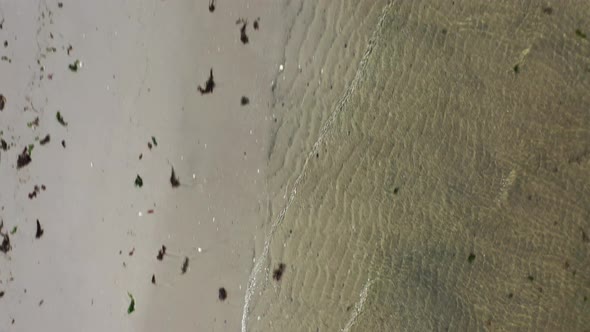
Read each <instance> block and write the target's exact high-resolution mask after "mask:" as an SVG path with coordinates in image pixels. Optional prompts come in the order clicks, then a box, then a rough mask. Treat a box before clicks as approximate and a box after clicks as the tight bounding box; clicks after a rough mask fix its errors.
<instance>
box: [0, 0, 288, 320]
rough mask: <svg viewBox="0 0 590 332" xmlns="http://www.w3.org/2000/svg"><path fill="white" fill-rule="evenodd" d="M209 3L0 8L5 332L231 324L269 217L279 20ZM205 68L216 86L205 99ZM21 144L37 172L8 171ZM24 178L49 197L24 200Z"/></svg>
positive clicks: (0, 302)
mask: <svg viewBox="0 0 590 332" xmlns="http://www.w3.org/2000/svg"><path fill="white" fill-rule="evenodd" d="M207 7H208V3H207V1H199V2H194V1H182V2H170V1H132V2H127V3H125V4H121V3H120V2H119V1H101V2H90V1H87V2H82V3H76V2H73V3H71V2H65V1H64V2H63V5H62V6H61V7H60V6H59V4H58V2H53V1H51V2H50V1H40V2H39V4H38V5H32V4H29V3H17V2H10V1H2V2H0V20H3V27H2V29H1V30H0V40H2V41H4V40H7V41H8V46H7V47H5V48H2V49H1V53H2V54H3V55H4V54H6V55H7V56H8V57H9V58H10V59H11V62H8V61H2V62H0V72H1V73H2V77H1V78H0V93H1V94H3V95H4V96H5V97H6V99H7V102H6V106H5V108H4V110H3V111H2V112H0V130H2V138H3V139H5V140H6V141H7V142H8V144H9V145H10V148H9V150H8V151H0V158H1V159H0V183H2V185H1V188H0V200H1V202H0V204H1V206H2V210H1V211H0V218H2V220H3V221H4V229H3V232H5V231H6V232H10V231H11V230H13V227H15V226H16V227H17V229H16V232H15V233H14V234H10V235H9V236H10V242H11V250H10V251H8V252H7V253H6V254H0V256H1V257H0V280H1V284H0V291H2V292H4V293H3V296H2V298H1V299H0V312H2V314H0V326H1V328H0V329H1V330H7V331H8V330H10V331H32V330H38V329H39V328H41V327H42V328H45V329H51V330H64V331H74V330H75V331H105V330H108V331H132V330H137V331H163V330H178V331H181V330H189V329H191V330H195V329H196V330H199V331H211V330H229V331H235V330H239V329H240V326H241V319H242V311H243V307H244V299H245V296H244V295H245V289H246V283H247V280H248V276H249V274H250V271H251V268H252V264H253V257H254V256H255V247H256V244H255V243H256V241H257V236H256V235H257V234H259V233H260V234H263V233H262V231H259V229H260V228H261V227H262V223H263V222H265V221H266V219H267V217H266V215H267V211H268V203H267V202H268V198H267V193H266V181H265V180H266V175H265V174H266V165H267V163H266V158H267V155H268V146H269V142H268V141H269V133H270V125H271V124H272V122H273V118H272V114H271V112H270V105H271V101H272V100H271V95H270V93H271V83H272V81H273V79H274V77H275V76H276V74H277V72H278V70H279V69H278V68H279V67H278V65H279V60H280V56H281V55H282V53H281V52H280V50H278V49H277V47H278V46H280V45H281V42H280V40H281V36H282V34H283V33H284V29H283V25H282V23H281V20H280V15H281V12H280V11H281V10H282V9H281V7H280V6H279V5H278V4H274V3H273V2H270V1H263V2H256V3H249V2H239V3H234V2H232V3H231V4H230V3H228V2H217V3H216V8H215V11H214V12H210V11H209V10H208V8H207ZM240 18H244V19H247V20H248V26H247V30H246V31H247V35H248V43H247V44H244V43H243V42H242V41H241V40H240V28H241V25H237V24H236V21H237V20H238V19H240ZM257 18H259V29H258V30H254V29H253V22H254V21H255V20H256V19H257ZM69 45H71V46H72V48H71V49H69ZM54 47H55V49H53V48H54ZM68 53H69V54H68ZM38 60H39V62H37V61H38ZM76 60H79V61H80V64H81V65H80V66H77V64H75V61H76ZM70 65H75V66H74V67H72V69H75V70H71V69H70V68H69V66H70ZM211 68H213V75H214V82H215V87H214V89H213V91H212V93H210V94H205V95H201V93H199V92H198V86H201V87H205V83H206V81H207V79H208V77H209V72H210V69H211ZM242 96H246V97H247V98H248V100H249V103H248V104H247V105H241V99H242ZM58 111H59V112H60V114H61V115H62V116H63V119H64V122H67V126H64V125H62V124H60V123H59V122H58V121H57V119H56V113H57V112H58ZM36 117H38V118H39V124H38V125H32V126H27V123H28V122H31V121H33V120H34V119H35V118H36ZM46 134H50V137H51V138H50V142H49V143H47V144H46V145H43V146H41V145H40V144H39V142H38V140H40V139H42V138H44V137H45V135H46ZM152 136H153V137H154V138H155V142H154V141H152ZM37 137H38V140H36V138H37ZM62 140H64V142H65V148H64V147H63V146H62V143H61V142H62ZM148 143H150V144H151V148H150V147H148ZM156 143H157V145H156ZM29 144H34V148H33V151H32V152H31V158H32V162H31V163H30V164H29V165H27V166H26V167H23V168H22V169H19V170H17V168H16V159H17V155H18V154H19V153H20V152H21V150H22V149H23V148H25V147H26V146H28V145H29ZM140 156H141V158H140ZM172 167H173V168H174V170H175V173H176V175H177V176H178V179H179V181H180V185H179V186H178V187H173V186H172V185H171V183H170V176H171V169H172ZM138 175H139V176H140V178H141V182H142V186H141V187H139V186H137V185H136V184H135V180H136V178H137V176H138ZM35 185H39V186H41V185H45V186H46V190H40V191H39V192H38V194H37V196H36V197H33V198H32V199H29V197H28V194H29V193H30V192H31V191H33V188H34V186H35ZM37 219H39V221H40V224H41V225H42V227H43V235H42V236H41V237H39V238H35V232H36V220H37ZM162 245H164V246H166V248H167V249H166V254H165V255H164V256H163V259H162V260H158V259H157V255H158V251H159V250H160V249H161V247H162ZM185 257H186V258H188V262H189V264H188V265H187V266H185V267H184V268H183V264H184V262H185ZM152 276H154V277H155V281H156V282H155V284H152ZM220 287H224V288H225V289H226V290H227V294H228V297H227V299H226V300H225V301H220V300H219V299H218V289H219V288H220ZM128 293H129V294H132V295H133V298H134V299H135V306H134V308H133V309H134V311H133V312H132V313H128V309H129V305H130V297H129V296H128ZM31 317H34V319H31ZM13 320H14V322H13Z"/></svg>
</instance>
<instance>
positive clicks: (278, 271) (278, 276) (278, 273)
mask: <svg viewBox="0 0 590 332" xmlns="http://www.w3.org/2000/svg"><path fill="white" fill-rule="evenodd" d="M286 267H287V266H286V265H285V264H284V263H280V264H279V266H278V267H277V268H276V269H275V270H274V271H273V272H272V278H273V279H274V280H276V281H280V280H281V278H282V277H283V273H285V268H286Z"/></svg>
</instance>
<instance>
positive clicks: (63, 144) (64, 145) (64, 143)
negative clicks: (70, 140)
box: [61, 139, 66, 149]
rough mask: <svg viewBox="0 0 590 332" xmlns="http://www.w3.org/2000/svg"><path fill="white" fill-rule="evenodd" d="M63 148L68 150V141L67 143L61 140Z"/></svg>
mask: <svg viewBox="0 0 590 332" xmlns="http://www.w3.org/2000/svg"><path fill="white" fill-rule="evenodd" d="M61 146H63V147H64V149H65V148H66V141H65V140H63V139H62V140H61Z"/></svg>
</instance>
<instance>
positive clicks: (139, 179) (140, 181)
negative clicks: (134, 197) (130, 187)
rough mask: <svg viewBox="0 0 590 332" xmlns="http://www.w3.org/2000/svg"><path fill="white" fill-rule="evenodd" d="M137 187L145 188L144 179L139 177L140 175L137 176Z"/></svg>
mask: <svg viewBox="0 0 590 332" xmlns="http://www.w3.org/2000/svg"><path fill="white" fill-rule="evenodd" d="M135 186H136V187H139V188H141V187H143V179H142V178H141V176H139V174H137V177H135Z"/></svg>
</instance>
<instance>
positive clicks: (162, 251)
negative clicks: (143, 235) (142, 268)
mask: <svg viewBox="0 0 590 332" xmlns="http://www.w3.org/2000/svg"><path fill="white" fill-rule="evenodd" d="M164 255H166V246H165V245H162V248H161V249H160V250H158V256H156V258H157V259H158V260H159V261H161V260H163V259H164Z"/></svg>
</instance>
